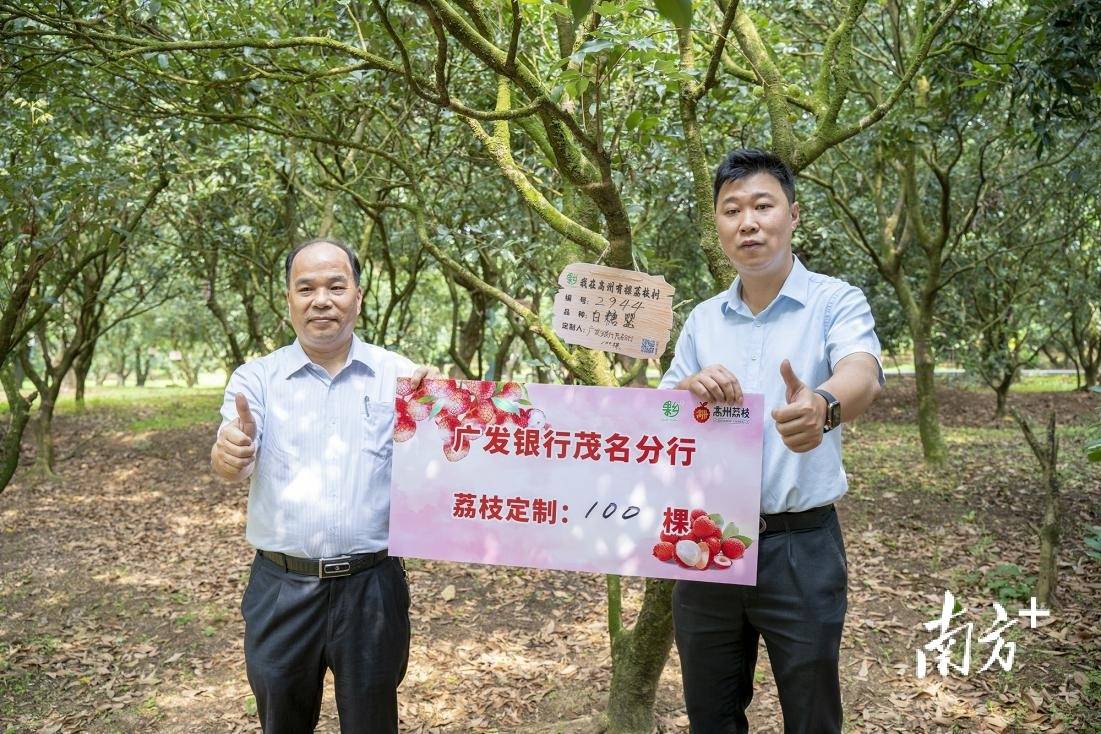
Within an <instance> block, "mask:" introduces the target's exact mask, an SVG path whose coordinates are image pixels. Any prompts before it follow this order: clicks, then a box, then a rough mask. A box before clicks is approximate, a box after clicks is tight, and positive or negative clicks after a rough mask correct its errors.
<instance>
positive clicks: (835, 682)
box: [661, 149, 883, 734]
mask: <svg viewBox="0 0 1101 734" xmlns="http://www.w3.org/2000/svg"><path fill="white" fill-rule="evenodd" d="M715 223H716V225H717V228H718V234H719V242H720V244H721V245H722V248H723V251H724V252H725V253H726V255H727V257H728V258H730V261H731V263H732V264H733V265H734V267H735V268H737V270H738V277H737V278H735V280H734V282H733V283H732V284H731V286H730V288H729V289H727V290H726V291H725V292H723V293H721V294H719V295H717V296H715V297H713V298H711V299H709V300H707V301H704V302H703V303H701V304H700V305H698V306H697V307H696V308H695V309H693V311H692V313H691V314H690V315H689V317H688V319H687V321H686V322H685V325H684V328H683V330H682V331H681V334H680V337H679V339H678V340H677V345H676V355H675V357H674V359H673V362H672V364H671V365H670V367H669V371H668V372H666V374H665V375H664V376H663V378H662V381H661V387H662V388H677V389H687V390H691V391H692V393H693V394H694V395H696V396H697V397H698V398H699V399H701V400H708V401H714V402H738V401H740V400H741V398H742V391H743V389H744V390H745V391H748V392H759V393H763V394H764V396H765V406H766V408H767V409H768V410H769V411H770V412H769V413H768V414H766V416H765V437H764V447H763V456H762V464H763V466H762V477H761V513H762V515H761V517H762V522H763V530H762V532H761V537H760V540H759V541H758V542H759V544H760V550H759V555H758V568H757V585H756V586H754V587H749V586H733V585H726V584H709V583H703V582H686V581H678V582H677V584H676V586H675V588H674V592H673V622H674V627H675V631H676V640H677V650H678V652H679V654H680V658H681V666H682V678H683V682H684V695H685V702H686V704H687V708H688V717H689V719H690V722H691V730H692V732H693V734H717V733H722V734H726V733H727V732H746V731H748V730H749V727H748V722H747V720H746V716H745V709H746V707H747V706H748V705H749V702H750V700H751V698H752V696H753V672H754V668H755V666H756V662H757V646H758V641H759V639H760V638H761V637H763V638H764V641H765V646H766V648H767V649H768V655H769V660H770V662H771V663H772V670H773V674H774V676H775V678H776V684H777V689H778V691H779V695H780V705H781V708H782V710H783V715H784V730H785V732H789V733H794V732H815V733H816V734H817V733H819V732H840V731H841V719H842V711H841V691H840V681H839V677H838V655H839V652H840V646H841V633H842V627H843V625H844V619H845V610H846V606H847V589H846V585H847V579H848V568H847V562H846V560H845V549H844V544H843V541H842V538H841V528H840V526H839V525H838V522H837V513H836V512H835V510H834V506H833V502H834V501H835V500H837V499H838V498H840V497H841V495H843V494H844V493H845V490H846V489H847V486H848V484H847V480H846V477H845V470H844V467H843V466H842V463H841V423H843V422H846V421H851V420H853V419H854V418H856V417H858V416H859V415H861V414H862V413H863V412H864V411H865V410H866V409H867V408H868V406H869V405H870V404H871V403H872V401H873V400H874V399H875V397H876V395H877V394H878V393H879V390H880V389H881V387H882V385H883V370H882V368H881V366H880V362H879V340H878V339H877V337H876V335H875V331H874V326H875V324H874V321H873V319H872V315H871V311H870V309H869V308H868V303H867V300H866V299H865V298H864V295H863V294H862V293H861V292H860V290H859V289H857V288H854V287H853V286H850V285H848V284H846V283H844V282H842V281H840V280H837V279H836V278H831V277H828V276H825V275H820V274H818V273H812V272H810V271H808V270H807V269H806V268H805V267H804V266H803V264H802V263H800V262H799V260H798V259H797V258H795V257H794V256H793V254H792V250H791V239H792V234H793V233H794V231H795V228H796V226H797V225H798V223H799V205H798V204H797V203H795V183H794V177H793V175H792V173H791V170H790V169H789V168H788V167H787V166H786V165H785V164H784V163H783V161H781V160H780V159H779V158H778V157H776V156H774V155H772V154H770V153H766V152H764V151H760V150H753V149H744V150H736V151H734V152H733V153H731V154H730V155H729V156H728V157H727V158H726V160H724V161H723V163H722V164H721V165H720V166H719V168H718V170H717V171H716V173H715Z"/></svg>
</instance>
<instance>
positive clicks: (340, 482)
mask: <svg viewBox="0 0 1101 734" xmlns="http://www.w3.org/2000/svg"><path fill="white" fill-rule="evenodd" d="M414 369H415V365H414V364H413V363H412V362H411V361H409V360H408V359H406V358H405V357H402V356H401V355H398V354H395V353H393V352H389V351H387V350H385V349H382V348H381V347H376V346H374V345H371V344H366V343H365V342H363V341H361V340H360V339H359V338H357V337H353V341H352V348H351V349H350V350H349V354H348V360H347V361H346V362H345V364H344V367H343V368H342V369H341V370H340V371H339V372H338V373H337V375H336V377H330V376H329V373H328V372H326V371H325V369H324V368H322V367H321V366H319V365H317V364H314V363H313V362H311V361H310V358H309V357H308V356H306V353H305V351H303V349H302V346H301V345H300V344H299V343H298V341H297V340H295V342H294V343H293V344H291V345H290V346H286V347H283V348H282V349H277V350H276V351H274V352H272V353H271V354H268V355H266V356H264V357H261V358H259V359H255V360H253V361H251V362H248V363H246V364H243V365H241V366H240V367H238V368H237V369H236V370H235V371H234V373H233V376H232V377H231V378H230V380H229V384H228V385H227V386H226V393H225V400H224V401H223V403H222V419H223V422H222V425H223V426H224V425H225V424H226V423H227V422H229V421H231V420H233V419H234V418H236V417H237V409H236V407H235V405H234V396H235V395H236V394H237V393H238V392H241V393H244V395H245V397H246V398H248V402H249V407H250V408H251V409H252V415H253V416H254V418H255V420H256V429H257V433H256V440H257V443H258V449H259V456H258V458H257V464H256V468H255V470H254V471H253V474H252V485H251V488H250V490H249V498H248V524H247V527H246V529H245V535H246V537H247V538H248V541H249V543H251V544H252V545H253V546H254V547H256V548H259V549H261V550H268V551H278V552H281V553H286V554H287V555H292V556H298V557H301V558H329V557H333V556H339V555H344V554H350V553H368V552H371V551H376V550H381V549H382V548H385V547H386V545H387V537H388V530H389V520H390V457H391V454H392V452H393V436H394V385H395V381H396V380H397V378H398V377H408V376H410V375H411V374H412V373H413V370H414Z"/></svg>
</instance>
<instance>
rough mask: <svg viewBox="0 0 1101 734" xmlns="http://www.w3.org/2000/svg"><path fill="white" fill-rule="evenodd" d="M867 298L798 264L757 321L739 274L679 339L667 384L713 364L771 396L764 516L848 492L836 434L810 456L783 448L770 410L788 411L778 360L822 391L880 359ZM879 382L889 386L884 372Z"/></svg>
mask: <svg viewBox="0 0 1101 734" xmlns="http://www.w3.org/2000/svg"><path fill="white" fill-rule="evenodd" d="M879 351H880V350H879V338H878V337H876V335H875V321H874V320H873V319H872V312H871V309H869V308H868V301H867V299H865V298H864V294H863V293H861V291H860V289H859V288H856V287H854V286H851V285H849V284H848V283H845V282H844V281H841V280H838V279H837V278H831V277H829V276H826V275H821V274H819V273H812V272H810V271H808V270H807V269H806V267H805V266H804V265H803V264H802V263H801V262H799V259H798V258H794V263H793V264H792V268H791V272H790V273H789V274H788V277H787V280H785V281H784V285H783V287H782V288H781V289H780V292H779V293H778V294H777V296H776V298H774V299H773V301H772V303H770V304H769V305H768V306H767V307H765V308H764V309H763V310H762V311H761V312H760V313H758V314H757V315H756V316H754V315H753V312H752V311H750V310H749V307H748V306H747V305H746V304H745V302H744V301H742V297H741V277H738V278H735V279H734V282H733V283H732V284H731V285H730V288H729V289H727V290H726V291H725V292H723V293H720V294H719V295H717V296H714V297H713V298H710V299H708V300H706V301H704V302H703V303H701V304H699V305H698V306H696V307H695V308H694V309H692V313H691V314H689V316H688V320H687V321H686V322H685V324H684V328H683V329H682V330H681V333H680V338H678V339H677V346H676V355H675V357H674V358H673V363H672V364H671V365H670V366H669V371H668V372H666V373H665V375H664V376H663V377H662V379H661V387H662V388H673V387H675V386H676V385H677V383H679V382H680V381H681V380H682V379H684V378H685V377H688V376H689V375H692V374H695V373H696V372H699V371H700V370H701V369H703V368H704V367H707V366H708V365H712V364H722V365H725V366H726V368H727V369H729V370H730V371H731V372H733V373H734V375H735V376H736V377H737V378H738V382H740V383H741V386H742V390H743V391H744V392H752V393H763V394H764V396H765V414H764V422H765V435H764V450H763V452H762V464H763V466H762V473H761V512H762V513H774V512H800V511H802V510H809V509H811V508H813V507H819V506H821V505H826V504H829V503H830V502H833V501H834V500H836V499H838V498H839V497H840V496H841V495H843V494H844V493H845V490H846V489H848V479H847V478H846V476H845V468H844V466H843V465H842V463H841V433H842V430H843V429H842V428H837V429H834V430H832V431H830V432H829V433H827V434H825V435H824V436H823V437H822V443H821V444H820V445H819V446H817V447H816V448H814V449H812V450H811V451H808V452H806V453H802V454H799V453H795V452H794V451H791V450H790V449H788V448H787V446H785V445H784V442H783V439H782V438H781V437H780V434H779V433H778V432H777V431H776V425H775V422H774V421H773V420H772V415H771V412H772V410H773V409H774V408H778V407H780V406H783V405H786V404H787V396H786V392H787V389H786V386H785V385H784V379H783V377H781V376H780V363H781V362H783V361H784V360H785V359H788V360H790V361H791V366H792V369H793V370H794V371H795V375H796V376H797V377H798V378H799V379H801V380H802V381H803V382H805V383H806V384H807V385H810V387H811V388H815V387H818V386H819V385H821V384H822V383H823V382H825V381H826V380H827V379H829V377H830V376H831V375H832V374H833V369H834V367H836V366H837V363H838V362H839V361H841V360H842V359H843V358H845V357H847V356H849V355H850V354H854V353H856V352H865V353H867V354H870V355H872V356H873V357H875V358H876V361H877V362H879V359H880V356H879ZM879 382H880V384H881V385H882V384H883V368H882V365H880V369H879Z"/></svg>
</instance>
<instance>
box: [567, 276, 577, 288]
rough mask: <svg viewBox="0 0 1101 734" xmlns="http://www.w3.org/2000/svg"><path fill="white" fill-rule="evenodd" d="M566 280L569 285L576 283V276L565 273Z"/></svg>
mask: <svg viewBox="0 0 1101 734" xmlns="http://www.w3.org/2000/svg"><path fill="white" fill-rule="evenodd" d="M566 282H567V283H569V284H570V285H577V276H576V275H574V274H573V273H566Z"/></svg>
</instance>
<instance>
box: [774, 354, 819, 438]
mask: <svg viewBox="0 0 1101 734" xmlns="http://www.w3.org/2000/svg"><path fill="white" fill-rule="evenodd" d="M780 376H781V377H783V378H784V384H785V385H786V386H787V401H788V404H787V405H785V406H784V407H782V408H777V409H776V410H774V411H772V420H774V421H776V430H777V431H778V432H779V433H780V438H782V439H783V440H784V445H785V446H787V447H788V448H789V449H791V450H792V451H795V452H797V453H800V454H801V453H803V452H805V451H810V450H811V449H813V448H815V447H816V446H818V444H820V443H822V427H823V426H824V425H825V424H826V401H825V399H824V398H822V396H820V395H819V394H818V393H816V392H814V390H812V389H811V388H810V387H808V386H807V385H806V383H804V382H803V381H802V380H800V379H799V378H798V377H796V376H795V371H794V370H792V369H791V363H790V362H788V361H787V360H786V359H785V360H784V361H783V362H782V363H781V364H780Z"/></svg>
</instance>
